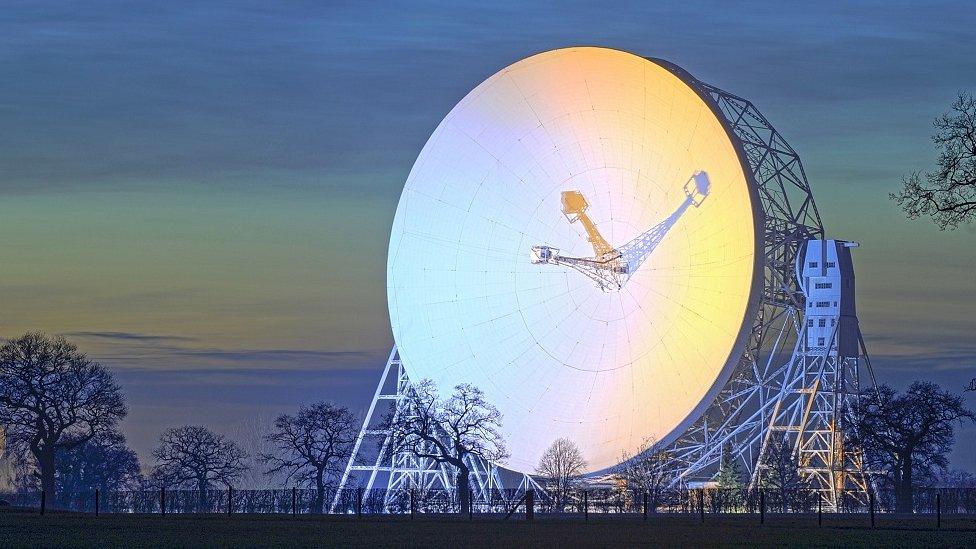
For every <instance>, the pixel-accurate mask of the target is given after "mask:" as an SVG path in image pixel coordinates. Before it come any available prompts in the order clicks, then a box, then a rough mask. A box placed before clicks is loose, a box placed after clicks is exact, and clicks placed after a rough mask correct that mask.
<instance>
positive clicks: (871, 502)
mask: <svg viewBox="0 0 976 549" xmlns="http://www.w3.org/2000/svg"><path fill="white" fill-rule="evenodd" d="M868 504H869V506H870V507H871V528H874V492H872V491H871V490H868Z"/></svg>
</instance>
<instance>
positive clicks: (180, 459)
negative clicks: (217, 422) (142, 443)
mask: <svg viewBox="0 0 976 549" xmlns="http://www.w3.org/2000/svg"><path fill="white" fill-rule="evenodd" d="M153 457H154V458H155V459H156V467H155V469H154V470H153V473H152V476H153V477H154V479H155V480H156V481H157V482H163V483H166V484H170V485H178V486H179V485H187V484H195V485H196V489H197V492H198V494H199V497H200V508H201V509H203V508H205V507H206V506H207V491H208V490H209V489H210V487H211V486H213V485H214V483H220V484H223V485H224V486H226V487H230V486H231V485H232V483H233V482H234V481H236V480H238V479H240V478H241V476H242V475H243V474H244V473H245V472H246V471H247V465H246V463H245V460H246V459H247V458H248V455H247V452H245V451H244V450H243V449H241V447H240V446H238V445H237V443H235V442H234V441H232V440H228V439H227V438H225V437H224V436H223V435H219V434H217V433H214V432H213V431H211V430H210V429H207V428H206V427H200V426H195V425H184V426H182V427H174V428H172V429H168V430H166V431H165V432H164V433H163V434H162V436H160V437H159V446H158V447H157V448H156V449H155V450H153Z"/></svg>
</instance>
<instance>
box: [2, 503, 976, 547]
mask: <svg viewBox="0 0 976 549" xmlns="http://www.w3.org/2000/svg"><path fill="white" fill-rule="evenodd" d="M935 526H936V525H935V519H934V517H901V518H899V517H892V516H882V515H879V516H878V517H877V519H876V528H874V529H871V527H870V523H869V519H868V517H867V516H864V515H858V516H834V515H824V525H823V526H817V517H816V515H810V516H776V515H767V517H766V524H764V525H760V524H759V518H758V517H757V516H749V515H737V516H723V515H706V517H705V524H701V523H700V522H699V519H698V517H697V516H682V515H665V516H652V517H651V518H650V519H649V520H648V521H647V522H643V521H642V520H641V519H640V517H621V516H615V517H599V516H598V517H594V516H592V515H591V517H590V520H589V521H588V522H583V521H582V520H581V519H577V518H575V517H574V518H564V519H558V518H553V517H551V516H550V517H539V516H537V517H536V520H535V521H533V522H526V521H525V520H524V518H522V517H520V518H519V519H518V520H517V521H514V522H513V521H512V520H509V521H507V522H502V521H501V519H500V517H480V518H479V517H477V516H476V517H475V520H474V521H470V522H469V521H468V520H467V518H463V519H457V518H454V517H430V516H428V517H420V516H418V517H417V518H416V519H415V520H410V518H409V517H368V518H364V519H362V520H357V519H356V518H355V517H341V516H325V517H308V516H300V517H297V518H296V517H290V516H287V515H277V516H276V515H235V516H233V517H227V516H224V515H182V516H174V515H169V516H166V517H161V516H159V515H102V516H100V517H97V518H96V517H94V516H92V515H83V514H74V513H51V512H49V513H48V514H46V515H45V516H43V517H42V516H40V515H38V514H37V512H36V511H26V510H0V547H4V548H6V547H293V546H294V547H459V546H464V547H489V546H492V547H503V548H505V549H512V548H516V547H527V546H529V547H580V546H588V547H608V546H610V547H624V546H635V545H639V546H662V547H675V546H684V547H715V546H777V547H782V546H793V547H796V546H804V547H824V546H832V547H839V546H854V547H974V546H976V517H948V518H947V517H943V521H942V528H941V529H936V527H935Z"/></svg>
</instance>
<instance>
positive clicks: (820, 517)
mask: <svg viewBox="0 0 976 549" xmlns="http://www.w3.org/2000/svg"><path fill="white" fill-rule="evenodd" d="M817 526H823V496H822V495H820V494H817Z"/></svg>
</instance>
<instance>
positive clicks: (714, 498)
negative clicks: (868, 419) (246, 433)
mask: <svg viewBox="0 0 976 549" xmlns="http://www.w3.org/2000/svg"><path fill="white" fill-rule="evenodd" d="M523 495H524V492H522V491H516V490H493V491H492V492H491V493H490V494H489V497H488V498H487V499H484V500H481V499H478V500H475V499H474V498H472V501H471V504H470V507H469V509H464V510H462V509H460V506H459V504H458V499H457V496H456V494H455V493H453V492H445V491H443V490H419V489H418V490H411V491H403V492H399V493H397V494H395V497H392V498H390V500H389V501H387V500H386V499H387V498H386V492H385V491H383V490H378V489H377V490H369V491H365V490H362V489H357V488H352V489H347V490H343V491H342V492H341V493H339V497H338V498H335V496H336V492H335V490H326V492H325V494H324V497H323V498H322V501H321V504H322V506H321V512H324V513H328V512H330V508H331V506H332V505H331V504H332V502H333V500H334V499H335V501H336V502H337V505H336V506H335V508H334V509H332V512H334V513H337V514H381V513H390V514H418V513H420V514H436V513H458V512H465V513H472V514H506V513H508V512H509V511H512V510H513V509H514V508H516V507H518V508H519V509H522V510H524V503H520V501H521V500H522V497H523ZM96 496H97V500H98V501H97V503H96ZM818 498H819V496H818V495H817V494H815V493H812V492H805V493H799V494H789V493H787V494H783V493H780V492H778V491H776V490H753V491H751V492H748V493H746V492H744V491H731V490H717V489H681V490H661V491H656V492H653V493H650V492H643V491H632V490H619V489H608V488H604V489H586V490H583V489H576V490H569V491H566V492H564V493H557V494H546V493H543V492H537V493H535V494H534V498H533V500H534V501H533V508H534V511H535V513H539V514H559V515H584V516H588V515H589V514H596V515H599V514H606V515H609V514H645V513H648V514H653V513H686V514H716V513H787V514H802V513H817V512H818V511H819V510H820V508H819V505H818V504H819V500H818ZM0 500H2V501H5V502H7V503H8V504H10V505H13V506H17V507H28V508H40V507H41V506H42V496H41V494H40V493H39V492H19V493H0ZM318 504H319V502H317V501H316V492H315V490H307V489H294V488H293V489H280V490H236V489H230V490H226V489H224V490H218V489H212V490H208V491H207V492H206V493H205V494H204V496H203V497H201V495H200V493H199V492H198V491H196V490H168V489H167V490H136V491H104V492H103V491H95V490H91V491H89V492H84V493H80V494H73V495H70V496H67V497H64V498H62V499H61V500H60V501H57V502H52V501H47V502H45V505H46V507H47V508H48V509H52V508H56V509H64V510H71V511H80V512H96V511H98V512H101V513H162V512H165V513H173V514H180V513H281V514H309V513H316V512H319V511H318ZM838 507H839V508H838V509H837V511H838V512H841V513H870V512H872V509H871V508H870V507H869V504H867V503H864V502H863V501H861V500H860V499H859V498H856V497H854V494H844V495H842V497H841V498H840V503H839V506H838ZM873 511H874V512H877V513H890V512H893V511H894V496H893V494H892V493H891V492H890V491H879V493H878V495H877V497H876V498H875V499H874V509H873ZM914 512H915V513H918V514H936V513H941V514H947V515H948V514H976V488H920V489H917V490H916V491H915V497H914Z"/></svg>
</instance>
